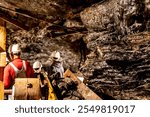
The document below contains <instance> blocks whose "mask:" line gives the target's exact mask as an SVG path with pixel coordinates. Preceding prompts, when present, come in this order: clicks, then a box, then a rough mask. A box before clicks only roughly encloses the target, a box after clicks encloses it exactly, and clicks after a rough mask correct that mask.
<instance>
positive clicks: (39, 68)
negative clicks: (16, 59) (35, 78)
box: [33, 61, 42, 73]
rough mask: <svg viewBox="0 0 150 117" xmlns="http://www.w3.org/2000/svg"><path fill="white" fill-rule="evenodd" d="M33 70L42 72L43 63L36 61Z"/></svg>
mask: <svg viewBox="0 0 150 117" xmlns="http://www.w3.org/2000/svg"><path fill="white" fill-rule="evenodd" d="M33 70H34V73H40V72H41V70H42V64H41V63H40V62H39V61H35V62H34V63H33Z"/></svg>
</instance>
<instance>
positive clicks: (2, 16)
mask: <svg viewBox="0 0 150 117" xmlns="http://www.w3.org/2000/svg"><path fill="white" fill-rule="evenodd" d="M0 18H1V19H3V20H4V21H6V22H9V23H11V24H13V25H15V26H16V27H18V28H21V29H23V30H26V31H28V30H29V27H27V26H25V25H24V24H22V23H20V22H18V21H17V20H14V19H12V18H11V17H10V16H7V15H4V14H3V13H0Z"/></svg>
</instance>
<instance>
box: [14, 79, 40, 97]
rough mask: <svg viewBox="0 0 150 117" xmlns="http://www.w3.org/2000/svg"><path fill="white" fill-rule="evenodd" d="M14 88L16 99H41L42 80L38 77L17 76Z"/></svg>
mask: <svg viewBox="0 0 150 117" xmlns="http://www.w3.org/2000/svg"><path fill="white" fill-rule="evenodd" d="M13 90H14V94H13V95H14V99H15V100H39V99H41V90H40V80H39V79H38V78H16V79H15V84H14V88H13Z"/></svg>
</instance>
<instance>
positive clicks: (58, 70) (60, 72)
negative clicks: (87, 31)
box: [51, 51, 64, 78]
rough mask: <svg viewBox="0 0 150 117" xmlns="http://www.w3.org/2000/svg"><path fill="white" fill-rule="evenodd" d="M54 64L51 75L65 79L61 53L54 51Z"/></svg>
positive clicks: (52, 57)
mask: <svg viewBox="0 0 150 117" xmlns="http://www.w3.org/2000/svg"><path fill="white" fill-rule="evenodd" d="M51 59H52V64H51V68H52V69H51V74H57V77H60V78H63V77H64V67H63V63H62V58H61V56H60V52H58V51H54V52H52V54H51Z"/></svg>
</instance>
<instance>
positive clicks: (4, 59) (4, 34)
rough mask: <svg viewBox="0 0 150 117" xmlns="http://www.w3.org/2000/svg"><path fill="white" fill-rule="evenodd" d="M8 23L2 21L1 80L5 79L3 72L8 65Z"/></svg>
mask: <svg viewBox="0 0 150 117" xmlns="http://www.w3.org/2000/svg"><path fill="white" fill-rule="evenodd" d="M5 51H6V23H5V21H3V20H2V19H0V80H1V81H2V79H3V71H4V67H5V65H6V52H5Z"/></svg>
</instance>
